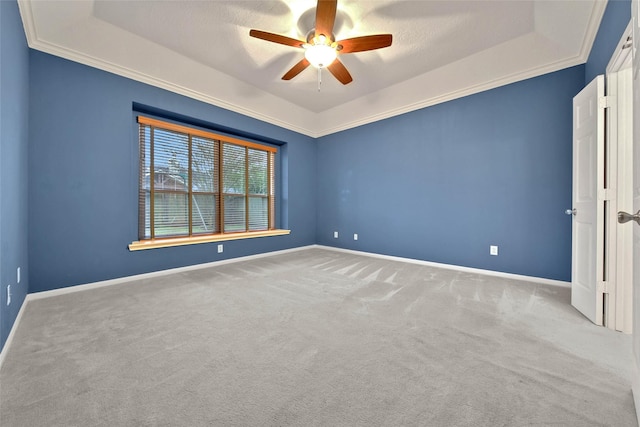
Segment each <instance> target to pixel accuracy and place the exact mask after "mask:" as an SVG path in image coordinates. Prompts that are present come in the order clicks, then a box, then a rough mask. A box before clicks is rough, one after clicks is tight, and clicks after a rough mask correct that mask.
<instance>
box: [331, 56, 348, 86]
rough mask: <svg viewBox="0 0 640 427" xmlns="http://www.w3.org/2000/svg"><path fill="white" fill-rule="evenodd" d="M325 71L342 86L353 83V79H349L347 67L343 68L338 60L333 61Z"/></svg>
mask: <svg viewBox="0 0 640 427" xmlns="http://www.w3.org/2000/svg"><path fill="white" fill-rule="evenodd" d="M327 69H328V70H329V72H330V73H331V74H333V76H334V77H335V78H336V79H338V81H340V83H342V84H343V85H346V84H349V83H351V82H352V81H353V77H351V74H349V71H347V67H345V66H344V64H343V63H342V62H340V60H338V59H336V60H334V61H333V62H332V63H331V65H329V66H328V67H327Z"/></svg>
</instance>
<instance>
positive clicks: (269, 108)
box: [18, 0, 607, 138]
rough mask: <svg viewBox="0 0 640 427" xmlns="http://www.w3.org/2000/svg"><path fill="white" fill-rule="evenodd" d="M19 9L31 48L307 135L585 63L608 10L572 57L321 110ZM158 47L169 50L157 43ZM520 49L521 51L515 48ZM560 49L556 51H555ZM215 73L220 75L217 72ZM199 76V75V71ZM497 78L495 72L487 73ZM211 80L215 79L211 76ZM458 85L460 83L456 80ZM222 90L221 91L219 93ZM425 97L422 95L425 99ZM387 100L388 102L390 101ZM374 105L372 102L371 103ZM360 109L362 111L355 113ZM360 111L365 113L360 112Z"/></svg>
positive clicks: (455, 67) (599, 1)
mask: <svg viewBox="0 0 640 427" xmlns="http://www.w3.org/2000/svg"><path fill="white" fill-rule="evenodd" d="M18 4H19V7H20V12H21V16H22V20H23V26H24V28H25V34H26V37H27V42H28V45H29V47H31V48H32V49H36V50H40V51H43V52H45V53H49V54H52V55H56V56H59V57H62V58H65V59H69V60H71V61H75V62H78V63H81V64H84V65H88V66H91V67H94V68H98V69H101V70H104V71H107V72H110V73H113V74H117V75H120V76H123V77H126V78H129V79H132V80H135V81H139V82H142V83H146V84H149V85H152V86H155V87H159V88H162V89H166V90H168V91H170V92H174V93H177V94H180V95H184V96H187V97H189V98H193V99H196V100H199V101H202V102H205V103H208V104H212V105H215V106H218V107H221V108H224V109H226V110H230V111H234V112H237V113H239V114H243V115H245V116H249V117H252V118H255V119H258V120H261V121H264V122H268V123H271V124H274V125H277V126H280V127H282V128H285V129H289V130H292V131H295V132H298V133H301V134H304V135H308V136H311V137H314V138H318V137H321V136H325V135H329V134H331V133H335V132H339V131H343V130H346V129H350V128H353V127H357V126H361V125H365V124H368V123H372V122H375V121H378V120H382V119H386V118H390V117H393V116H397V115H400V114H404V113H408V112H411V111H415V110H418V109H421V108H425V107H429V106H433V105H436V104H439V103H443V102H447V101H451V100H454V99H457V98H460V97H464V96H468V95H472V94H475V93H479V92H482V91H485V90H489V89H493V88H496V87H499V86H503V85H507V84H510V83H515V82H518V81H522V80H525V79H528V78H532V77H537V76H540V75H542V74H546V73H550V72H554V71H558V70H561V69H564V68H567V67H571V66H574V65H579V64H582V63H585V62H586V61H587V59H588V56H589V53H590V51H591V47H592V45H593V42H594V40H595V37H596V34H597V31H598V28H599V25H600V21H601V19H602V15H603V14H604V10H605V8H606V4H607V3H606V0H596V1H595V2H594V4H593V8H592V11H591V14H590V17H589V23H588V25H587V28H586V34H585V35H584V37H583V38H582V45H581V48H580V49H579V54H578V55H571V54H570V53H568V54H567V55H564V56H563V57H562V58H561V59H558V56H557V55H555V56H554V55H552V54H549V55H548V58H547V62H546V63H544V65H540V62H537V63H531V64H529V65H528V66H526V67H525V68H524V69H522V68H520V69H508V68H505V69H504V70H500V71H501V72H503V75H502V76H501V77H499V78H490V79H489V80H488V81H487V80H486V79H485V80H484V81H482V80H481V79H482V77H481V76H478V75H476V76H471V77H470V78H468V79H467V80H466V83H464V79H463V85H462V86H463V87H460V85H459V84H458V85H457V86H456V85H455V84H454V85H453V86H452V87H450V88H448V89H445V92H443V93H433V94H431V96H429V94H428V90H427V91H426V92H427V94H426V95H427V96H426V97H423V95H421V94H420V93H418V92H419V91H416V90H415V88H421V87H429V84H430V82H433V81H434V77H437V76H440V77H441V76H443V75H447V74H450V73H452V72H453V73H458V74H459V73H461V72H465V70H466V71H467V73H468V69H469V68H465V67H468V66H469V64H471V63H472V62H471V61H470V59H469V58H464V59H462V60H459V61H457V62H455V63H452V64H448V65H446V66H444V67H441V68H439V69H436V70H432V71H431V72H429V73H426V74H423V75H420V76H417V77H415V78H413V79H410V80H408V81H405V82H401V83H398V84H395V85H393V86H391V87H387V88H385V89H382V90H380V91H378V92H376V93H373V94H369V95H366V96H363V97H361V98H358V99H355V100H353V101H350V102H347V103H346V104H342V105H339V106H337V107H334V108H332V109H330V110H326V111H323V112H320V113H314V112H311V111H309V110H306V109H303V108H301V107H299V106H297V105H295V104H293V103H290V102H289V101H286V100H284V99H282V98H279V97H276V96H274V95H272V94H269V93H267V92H265V91H262V90H260V89H258V88H256V87H254V86H250V85H248V84H245V83H243V82H239V81H237V80H235V79H233V77H231V76H227V75H225V74H222V73H220V72H217V70H212V69H211V68H208V67H205V66H203V65H202V64H200V63H197V62H195V61H191V60H189V59H188V58H184V57H181V59H182V60H184V61H185V62H183V63H182V64H183V65H181V67H183V68H184V67H185V66H188V67H190V68H189V69H194V70H198V71H199V72H200V73H201V75H203V76H204V75H207V74H208V75H209V76H212V75H215V76H216V77H215V79H218V80H220V81H226V80H229V81H231V80H233V85H234V86H235V87H236V89H237V88H238V87H240V88H241V89H242V88H243V87H246V90H248V91H251V92H252V94H253V95H254V96H253V98H252V102H248V103H246V104H244V105H241V104H239V103H238V102H233V101H234V98H233V97H230V96H229V93H223V94H222V95H223V96H213V95H212V94H211V93H208V91H205V90H203V89H207V88H206V85H204V86H203V85H201V86H202V87H201V88H198V87H197V86H198V85H197V84H193V80H190V81H189V82H187V81H185V82H182V83H183V84H181V82H171V81H169V80H168V79H167V77H171V78H172V80H174V78H175V77H177V76H176V75H172V76H165V78H162V77H160V76H158V75H151V74H150V73H147V72H141V71H139V70H135V69H133V68H131V67H127V66H123V65H121V64H118V63H116V61H114V60H107V59H104V58H98V57H96V56H94V55H90V54H88V53H86V52H82V51H80V50H77V49H73V48H69V47H65V46H61V45H60V44H57V43H54V42H51V41H49V40H47V39H45V38H44V37H39V35H38V31H37V25H36V23H35V20H34V17H33V14H32V7H31V2H30V1H27V0H19V2H18ZM522 38H523V39H527V40H528V39H531V40H528V41H529V42H530V43H531V45H530V46H531V47H533V48H536V47H538V46H539V45H536V44H533V42H534V40H533V39H535V42H536V43H542V44H543V45H544V43H545V42H549V44H552V42H550V41H549V40H548V39H544V37H543V36H541V35H540V34H536V33H530V34H528V35H527V36H523V37H522ZM512 42H513V41H509V42H505V43H503V44H502V45H500V46H496V47H494V48H492V49H489V50H488V51H485V52H480V53H478V54H476V56H477V55H485V56H486V55H487V54H490V53H491V52H489V51H494V50H495V51H496V52H497V51H500V49H502V51H504V50H505V49H508V48H510V47H511V46H516V44H513V43H512ZM158 48H159V49H164V48H162V47H158ZM167 53H168V54H171V55H177V54H176V53H175V52H172V51H167ZM516 53H517V52H516ZM556 53H557V52H556ZM523 63H526V56H524V57H523ZM212 73H218V74H217V75H216V74H212ZM194 74H196V75H197V74H199V73H198V72H196V73H194ZM488 77H493V76H488ZM209 80H213V79H212V78H209ZM457 83H459V82H457ZM216 94H217V93H216ZM372 97H373V98H377V99H384V100H385V102H376V103H371V102H369V99H371V98H372ZM421 97H422V98H421ZM387 100H389V101H388V102H387ZM372 104H373V105H372ZM355 112H359V113H355ZM357 114H360V116H358V115H357Z"/></svg>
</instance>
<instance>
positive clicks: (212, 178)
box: [138, 116, 277, 240]
mask: <svg viewBox="0 0 640 427" xmlns="http://www.w3.org/2000/svg"><path fill="white" fill-rule="evenodd" d="M138 123H139V130H140V134H139V138H140V139H139V144H140V182H139V188H140V191H139V203H138V205H139V238H140V240H149V239H159V238H172V237H185V236H196V235H206V234H220V233H234V232H251V231H265V230H273V229H275V191H274V187H275V176H274V169H275V168H274V161H275V153H276V152H277V149H276V148H274V147H271V146H267V145H261V144H256V143H253V142H249V141H243V140H240V139H236V138H231V137H226V136H223V135H217V134H214V133H211V132H206V131H202V130H200V129H194V128H190V127H187V126H182V125H176V124H173V123H167V122H162V121H159V120H156V119H151V118H147V117H143V116H139V117H138Z"/></svg>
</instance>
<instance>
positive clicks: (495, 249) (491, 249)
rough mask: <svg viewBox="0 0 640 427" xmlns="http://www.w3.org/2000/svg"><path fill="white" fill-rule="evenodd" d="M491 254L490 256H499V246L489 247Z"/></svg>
mask: <svg viewBox="0 0 640 427" xmlns="http://www.w3.org/2000/svg"><path fill="white" fill-rule="evenodd" d="M489 254H490V255H498V247H497V246H493V245H492V246H489Z"/></svg>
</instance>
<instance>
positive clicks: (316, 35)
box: [249, 0, 392, 85]
mask: <svg viewBox="0 0 640 427" xmlns="http://www.w3.org/2000/svg"><path fill="white" fill-rule="evenodd" d="M337 7H338V1H337V0H318V5H317V7H316V27H315V28H314V29H312V30H311V31H309V33H308V34H307V39H306V41H302V40H297V39H293V38H291V37H287V36H282V35H279V34H274V33H268V32H266V31H260V30H251V31H249V35H250V36H251V37H255V38H258V39H262V40H266V41H269V42H273V43H279V44H283V45H286V46H293V47H296V48H300V49H304V51H305V52H304V58H302V59H301V60H300V62H298V63H297V64H296V65H294V66H293V67H292V68H291V69H290V70H289V71H287V72H286V73H285V75H284V76H282V80H291V79H292V78H294V77H295V76H297V75H298V74H300V73H301V72H302V71H303V70H304V69H305V68H307V67H308V66H309V65H313V66H314V67H316V68H318V69H322V68H326V69H328V70H329V72H330V73H331V74H333V76H334V77H335V78H336V79H338V80H339V81H340V83H342V84H345V85H346V84H348V83H351V82H352V81H353V78H352V77H351V74H349V71H347V68H346V67H345V66H344V64H343V63H342V62H340V60H339V59H338V58H337V57H338V54H340V55H342V54H345V53H355V52H363V51H366V50H374V49H380V48H383V47H387V46H391V40H392V36H391V34H376V35H372V36H361V37H354V38H350V39H344V40H338V41H336V39H335V36H334V35H333V26H334V24H335V20H336V11H337Z"/></svg>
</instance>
